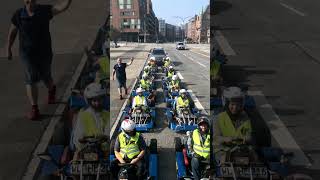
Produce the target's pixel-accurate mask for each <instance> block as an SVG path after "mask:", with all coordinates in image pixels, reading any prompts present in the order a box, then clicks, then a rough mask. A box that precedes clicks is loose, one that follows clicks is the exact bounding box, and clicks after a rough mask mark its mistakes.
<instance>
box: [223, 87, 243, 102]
mask: <svg viewBox="0 0 320 180" xmlns="http://www.w3.org/2000/svg"><path fill="white" fill-rule="evenodd" d="M244 99H245V93H244V92H242V90H241V89H240V88H239V87H229V88H226V89H225V90H224V91H223V98H222V100H223V105H226V104H227V102H230V101H233V100H240V101H241V100H242V103H244Z"/></svg>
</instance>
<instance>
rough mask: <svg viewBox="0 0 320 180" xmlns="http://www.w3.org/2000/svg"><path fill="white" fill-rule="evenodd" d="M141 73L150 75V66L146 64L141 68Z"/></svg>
mask: <svg viewBox="0 0 320 180" xmlns="http://www.w3.org/2000/svg"><path fill="white" fill-rule="evenodd" d="M143 75H147V76H149V75H150V66H148V65H147V66H145V67H144V68H143Z"/></svg>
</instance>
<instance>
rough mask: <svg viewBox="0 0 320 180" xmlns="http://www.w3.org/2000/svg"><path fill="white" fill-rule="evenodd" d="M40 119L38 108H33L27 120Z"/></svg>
mask: <svg viewBox="0 0 320 180" xmlns="http://www.w3.org/2000/svg"><path fill="white" fill-rule="evenodd" d="M39 117H40V111H39V108H38V106H33V107H32V110H31V112H30V114H29V115H28V118H29V120H32V121H34V120H38V119H39Z"/></svg>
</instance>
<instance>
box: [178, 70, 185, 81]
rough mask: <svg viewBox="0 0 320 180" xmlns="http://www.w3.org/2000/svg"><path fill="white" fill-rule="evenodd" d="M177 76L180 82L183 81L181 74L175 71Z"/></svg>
mask: <svg viewBox="0 0 320 180" xmlns="http://www.w3.org/2000/svg"><path fill="white" fill-rule="evenodd" d="M177 75H178V77H179V79H180V80H183V79H184V78H183V76H182V75H181V73H180V72H179V71H177Z"/></svg>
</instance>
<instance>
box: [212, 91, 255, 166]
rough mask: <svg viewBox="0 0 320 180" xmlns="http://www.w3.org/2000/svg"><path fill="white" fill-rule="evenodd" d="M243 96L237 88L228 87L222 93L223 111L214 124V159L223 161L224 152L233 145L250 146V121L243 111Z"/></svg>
mask: <svg viewBox="0 0 320 180" xmlns="http://www.w3.org/2000/svg"><path fill="white" fill-rule="evenodd" d="M244 100H245V94H244V93H243V92H242V91H241V89H240V88H238V87H229V88H227V89H225V90H224V91H223V104H224V106H225V109H226V110H225V111H223V112H221V113H220V114H219V115H218V117H217V120H215V121H214V122H215V124H214V126H213V127H214V135H213V138H214V141H213V142H214V144H215V145H214V146H215V147H216V148H215V150H216V152H217V153H216V157H217V158H218V160H220V161H224V160H225V156H226V153H225V152H226V151H228V150H229V149H230V147H231V145H233V144H234V143H241V144H252V142H251V140H252V136H251V133H252V127H251V121H250V119H249V117H248V115H247V114H246V112H245V111H244Z"/></svg>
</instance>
